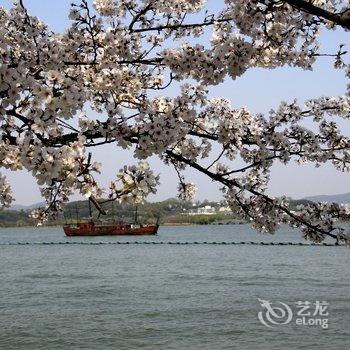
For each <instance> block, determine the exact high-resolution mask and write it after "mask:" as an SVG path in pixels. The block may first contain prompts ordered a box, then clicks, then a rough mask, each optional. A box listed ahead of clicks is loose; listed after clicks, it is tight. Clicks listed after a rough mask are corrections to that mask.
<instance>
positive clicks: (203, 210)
mask: <svg viewBox="0 0 350 350" xmlns="http://www.w3.org/2000/svg"><path fill="white" fill-rule="evenodd" d="M215 212H216V211H215V208H214V207H212V206H210V205H206V206H204V207H200V208H197V209H192V210H189V212H188V215H213V214H215Z"/></svg>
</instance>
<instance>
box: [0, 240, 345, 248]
mask: <svg viewBox="0 0 350 350" xmlns="http://www.w3.org/2000/svg"><path fill="white" fill-rule="evenodd" d="M68 244H75V245H144V244H148V245H153V244H158V245H260V246H262V245H264V246H299V247H341V246H345V245H344V244H337V243H302V242H300V243H298V242H164V241H159V242H156V241H152V242H147V241H143V242H140V241H130V242H128V241H126V242H123V241H118V242H69V241H66V242H12V243H11V242H9V243H0V246H9V245H68Z"/></svg>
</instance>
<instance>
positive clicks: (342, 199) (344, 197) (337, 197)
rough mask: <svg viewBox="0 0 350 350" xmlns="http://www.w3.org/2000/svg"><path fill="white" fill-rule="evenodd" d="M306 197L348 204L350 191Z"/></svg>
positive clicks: (315, 200) (316, 200)
mask: <svg viewBox="0 0 350 350" xmlns="http://www.w3.org/2000/svg"><path fill="white" fill-rule="evenodd" d="M305 199H307V200H309V201H312V202H329V203H338V204H341V203H343V204H347V203H350V193H341V194H330V195H326V194H325V195H319V196H311V197H306V198H305Z"/></svg>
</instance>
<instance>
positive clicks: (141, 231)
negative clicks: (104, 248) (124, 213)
mask: <svg viewBox="0 0 350 350" xmlns="http://www.w3.org/2000/svg"><path fill="white" fill-rule="evenodd" d="M158 227H159V225H158V223H157V224H155V225H131V224H130V225H114V224H112V225H95V223H94V222H93V221H89V222H79V223H78V224H77V225H65V226H63V230H64V233H65V234H66V236H127V235H130V236H141V235H155V234H157V231H158Z"/></svg>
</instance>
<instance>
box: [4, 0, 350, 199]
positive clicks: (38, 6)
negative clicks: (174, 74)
mask: <svg viewBox="0 0 350 350" xmlns="http://www.w3.org/2000/svg"><path fill="white" fill-rule="evenodd" d="M78 1H79V0H77V1H76V2H78ZM71 2H72V1H71V0H60V1H47V0H24V4H25V5H26V6H27V8H28V10H29V12H30V14H32V15H35V16H37V17H39V18H40V19H41V20H43V21H44V22H45V23H47V24H48V25H49V27H50V29H51V30H53V31H60V32H61V31H63V30H64V28H65V27H67V25H68V23H69V21H68V12H69V6H70V3H71ZM89 2H91V0H90V1H89ZM219 2H220V1H213V0H209V1H208V3H209V7H210V9H211V10H212V11H214V12H215V11H217V10H218V8H219V6H218V3H219ZM0 6H3V7H5V8H7V9H9V8H10V7H11V6H12V0H0ZM321 42H322V45H323V47H324V49H323V50H324V52H336V51H337V49H338V46H339V43H345V44H346V43H348V44H350V41H349V34H346V33H345V32H343V31H341V30H337V31H332V32H328V31H327V32H325V33H323V34H322V35H321ZM347 84H348V81H347V80H346V78H345V76H344V73H343V72H342V71H338V70H334V69H333V60H332V59H330V58H323V57H322V58H320V59H319V60H318V62H317V63H316V65H315V66H314V69H313V71H303V70H301V69H297V68H290V67H284V68H279V69H275V70H264V69H251V70H249V71H248V72H247V73H245V74H244V75H243V76H242V77H240V78H238V79H236V80H234V81H233V80H232V79H230V78H228V79H226V80H225V82H224V83H222V84H220V85H218V86H215V87H213V88H211V89H210V95H211V96H212V97H223V98H228V99H229V100H231V101H232V105H233V106H234V107H235V108H239V107H243V106H245V107H247V108H248V109H249V110H250V111H251V112H253V113H258V112H263V113H266V112H268V111H269V110H270V109H271V108H276V107H277V106H278V105H279V103H280V102H281V101H282V100H285V101H292V100H294V99H295V98H297V99H298V100H299V101H300V102H303V101H304V100H306V99H309V98H315V97H320V96H339V95H343V94H344V93H345V91H346V86H347ZM170 93H171V92H170ZM92 117H93V116H92ZM340 123H341V127H342V129H343V131H344V133H345V134H346V135H348V136H350V127H349V123H348V122H345V121H341V122H340ZM94 159H95V160H96V161H99V162H101V163H102V165H103V168H102V169H103V172H102V175H101V176H99V178H98V179H99V180H100V181H101V183H102V184H103V185H105V186H108V183H109V182H110V181H111V180H112V179H114V178H115V174H116V172H117V171H118V170H119V169H120V168H121V167H122V166H123V165H124V164H131V163H136V160H134V159H133V156H132V153H131V152H128V151H124V150H120V149H119V148H117V147H116V146H115V145H114V146H113V145H105V146H103V147H101V148H99V149H95V150H94ZM149 163H150V164H151V166H152V167H153V169H154V170H155V172H156V173H160V182H161V185H160V186H159V188H158V192H157V194H156V195H152V196H150V197H149V198H148V199H149V200H152V201H157V200H163V199H166V198H169V197H175V196H176V195H177V191H176V188H177V184H178V179H177V176H176V173H175V172H174V170H173V169H172V168H169V167H167V166H165V165H164V164H163V163H162V162H161V161H160V160H159V159H158V158H156V157H152V158H151V159H150V160H149ZM1 172H2V173H3V174H6V175H7V178H8V180H9V182H10V183H11V186H12V190H13V194H14V197H15V198H16V204H22V205H28V204H32V203H36V202H40V201H41V200H42V199H41V197H40V192H39V190H38V187H37V185H36V183H35V180H34V179H33V178H32V177H31V175H30V174H28V173H26V172H24V171H19V172H10V171H6V170H5V171H3V170H1ZM185 174H186V180H187V181H189V182H195V183H196V184H197V185H198V194H197V196H196V199H197V200H204V199H209V200H220V199H221V192H220V191H219V185H217V184H214V183H213V182H211V181H210V180H209V179H208V178H206V177H205V176H204V175H202V174H198V173H197V172H195V171H191V170H188V171H186V172H185ZM348 184H349V175H348V174H346V173H342V172H339V171H337V170H335V169H334V167H333V166H332V165H325V166H322V167H321V168H317V169H316V168H315V167H314V166H313V165H303V166H300V165H296V164H290V165H287V166H285V165H281V164H278V163H276V165H274V166H273V168H272V173H271V183H270V185H269V190H268V193H269V194H271V195H274V196H281V195H286V196H290V197H293V198H303V197H306V196H312V195H319V194H337V193H344V192H350V188H349V185H348ZM78 198H80V197H79V196H78V195H77V196H75V197H73V199H78Z"/></svg>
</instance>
